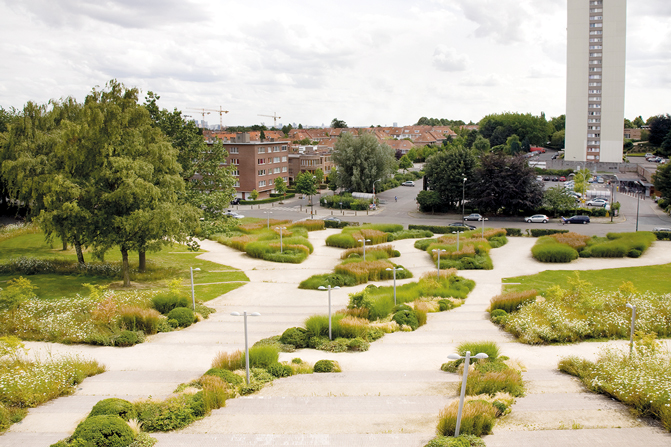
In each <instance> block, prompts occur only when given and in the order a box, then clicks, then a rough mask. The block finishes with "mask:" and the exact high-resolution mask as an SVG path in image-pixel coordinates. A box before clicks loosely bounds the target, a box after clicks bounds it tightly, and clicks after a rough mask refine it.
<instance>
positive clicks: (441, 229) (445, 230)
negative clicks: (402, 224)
mask: <svg viewBox="0 0 671 447" xmlns="http://www.w3.org/2000/svg"><path fill="white" fill-rule="evenodd" d="M408 230H425V231H430V232H432V233H437V234H450V233H452V232H454V231H463V230H464V227H451V226H440V225H408Z"/></svg>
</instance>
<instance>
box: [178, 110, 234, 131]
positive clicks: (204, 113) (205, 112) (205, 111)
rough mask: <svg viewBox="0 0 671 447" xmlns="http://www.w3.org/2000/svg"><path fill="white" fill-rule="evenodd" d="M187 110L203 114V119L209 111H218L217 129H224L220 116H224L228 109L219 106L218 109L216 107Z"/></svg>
mask: <svg viewBox="0 0 671 447" xmlns="http://www.w3.org/2000/svg"><path fill="white" fill-rule="evenodd" d="M187 110H192V111H194V112H198V113H199V114H200V115H202V116H203V120H204V119H205V115H209V114H210V113H212V112H214V113H218V114H219V130H224V122H223V119H222V117H223V116H224V113H228V110H224V109H222V108H221V106H219V110H217V109H193V108H190V109H187Z"/></svg>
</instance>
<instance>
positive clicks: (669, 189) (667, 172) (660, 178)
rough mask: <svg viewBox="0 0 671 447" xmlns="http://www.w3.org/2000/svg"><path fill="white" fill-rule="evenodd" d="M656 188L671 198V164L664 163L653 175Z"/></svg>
mask: <svg viewBox="0 0 671 447" xmlns="http://www.w3.org/2000/svg"><path fill="white" fill-rule="evenodd" d="M652 181H653V184H654V185H655V189H656V190H657V191H659V192H661V193H662V197H664V198H667V199H668V198H671V164H668V163H667V164H664V165H662V166H660V167H658V168H657V172H655V173H654V174H653V176H652Z"/></svg>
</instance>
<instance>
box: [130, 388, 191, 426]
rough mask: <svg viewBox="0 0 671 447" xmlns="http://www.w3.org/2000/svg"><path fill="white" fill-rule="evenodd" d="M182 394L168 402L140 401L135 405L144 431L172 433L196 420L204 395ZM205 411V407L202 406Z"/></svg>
mask: <svg viewBox="0 0 671 447" xmlns="http://www.w3.org/2000/svg"><path fill="white" fill-rule="evenodd" d="M196 395H197V394H182V395H179V396H176V397H171V398H168V399H166V400H163V401H160V402H155V401H150V400H147V401H140V402H136V403H135V410H136V411H137V416H138V420H139V421H140V422H142V429H143V430H145V431H148V432H154V431H171V430H177V429H179V428H183V427H186V426H187V425H189V424H191V423H192V422H193V421H195V420H196V417H197V416H196V414H198V413H200V412H201V405H203V404H202V395H201V397H200V402H199V398H196V397H195V396H196ZM202 408H203V409H204V405H203V406H202Z"/></svg>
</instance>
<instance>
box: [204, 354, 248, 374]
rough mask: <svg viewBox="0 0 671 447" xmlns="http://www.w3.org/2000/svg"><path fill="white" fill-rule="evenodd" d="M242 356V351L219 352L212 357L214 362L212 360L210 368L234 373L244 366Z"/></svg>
mask: <svg viewBox="0 0 671 447" xmlns="http://www.w3.org/2000/svg"><path fill="white" fill-rule="evenodd" d="M243 356H244V354H243V352H242V351H234V352H219V353H217V355H215V356H214V360H212V368H217V369H227V370H229V371H235V370H236V369H240V368H242V367H243V366H244V364H245V362H244V357H243Z"/></svg>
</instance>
